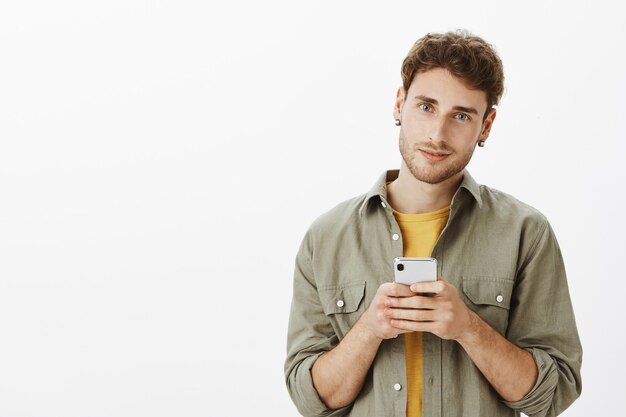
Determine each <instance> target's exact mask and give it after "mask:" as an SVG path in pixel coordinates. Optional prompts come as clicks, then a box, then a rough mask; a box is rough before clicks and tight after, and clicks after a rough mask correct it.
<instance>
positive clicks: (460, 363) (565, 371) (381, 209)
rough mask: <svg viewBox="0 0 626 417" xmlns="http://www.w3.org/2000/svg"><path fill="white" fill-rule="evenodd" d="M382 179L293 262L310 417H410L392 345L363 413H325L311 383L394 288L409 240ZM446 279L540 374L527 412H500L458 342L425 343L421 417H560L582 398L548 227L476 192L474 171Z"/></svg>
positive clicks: (459, 198) (291, 334)
mask: <svg viewBox="0 0 626 417" xmlns="http://www.w3.org/2000/svg"><path fill="white" fill-rule="evenodd" d="M397 176H398V171H397V170H394V171H388V172H386V173H384V174H383V175H382V176H381V177H380V179H379V180H378V182H377V183H376V184H375V185H374V187H373V188H372V189H371V190H370V191H369V192H368V193H367V194H364V195H361V196H359V197H356V198H353V199H350V200H348V201H345V202H343V203H341V204H339V205H337V206H336V207H335V208H333V209H332V210H330V211H329V212H327V213H325V214H323V215H322V216H320V217H319V218H318V219H316V220H315V221H314V222H313V224H312V225H311V227H310V228H309V230H308V231H307V233H306V235H305V237H304V239H303V241H302V244H301V246H300V249H299V251H298V253H297V256H296V266H295V274H294V286H293V300H292V306H291V313H290V317H289V330H288V341H287V359H286V362H285V378H286V383H287V388H288V391H289V394H290V395H291V398H292V399H293V401H294V403H295V405H296V407H297V408H298V410H299V411H300V413H301V414H302V415H304V416H358V417H367V416H372V417H386V416H397V417H400V416H402V417H404V416H405V415H406V389H405V386H406V368H405V366H406V362H405V353H404V346H403V342H402V338H395V339H389V340H384V341H383V342H382V344H381V345H380V347H379V349H378V352H377V354H376V357H375V359H374V361H373V363H372V365H371V368H370V371H369V372H368V374H367V376H366V379H365V383H364V385H363V388H362V389H361V391H360V393H359V395H358V396H357V398H356V399H355V401H354V402H353V403H352V404H351V405H349V406H347V407H344V408H341V409H337V410H331V409H328V408H327V407H326V406H325V405H324V403H323V402H322V401H321V400H320V398H319V395H318V394H317V391H316V390H315V388H314V386H313V382H312V378H311V367H312V366H313V363H314V362H315V360H316V359H317V357H318V356H319V355H320V354H321V353H322V352H325V351H328V350H331V349H332V348H333V347H334V346H336V345H337V344H338V343H339V342H340V341H341V339H343V337H344V336H345V335H346V333H348V331H350V328H351V327H352V326H353V325H354V323H355V322H356V321H357V319H358V318H359V317H360V316H361V314H363V312H364V311H365V310H366V309H367V307H368V306H369V305H370V303H371V301H372V299H373V298H374V295H375V293H376V291H377V289H378V287H379V286H380V285H381V284H383V283H385V282H389V281H393V276H394V273H393V264H392V261H393V259H394V258H395V257H399V256H402V253H403V250H402V236H401V233H400V228H399V226H398V224H397V222H396V220H395V218H394V216H393V213H392V208H391V207H390V206H389V204H388V203H387V189H386V183H387V182H389V181H393V180H394V179H395V178H397ZM433 257H434V258H436V259H437V261H438V268H439V270H438V273H439V274H440V275H443V276H444V277H445V278H446V279H447V280H448V281H449V282H450V283H451V284H453V285H454V286H455V287H456V288H457V290H458V291H459V296H460V297H461V299H462V300H463V301H464V302H465V303H466V304H467V305H468V307H469V308H470V309H472V310H473V311H475V312H476V313H477V314H478V315H480V317H482V319H483V320H484V321H485V322H487V323H488V324H489V325H491V326H492V327H493V328H494V329H495V330H497V331H498V332H499V333H501V334H502V335H503V336H505V337H506V338H507V339H508V340H510V341H511V342H512V343H514V344H515V345H517V346H519V347H521V348H523V349H526V350H527V351H529V352H530V353H531V354H532V356H533V358H534V360H535V362H536V364H537V369H538V370H539V376H538V379H537V382H536V384H535V386H534V387H533V388H532V389H531V391H530V392H529V393H528V394H527V395H526V396H525V397H524V398H523V399H521V400H520V401H516V402H507V401H504V400H502V399H501V398H500V397H499V395H498V394H497V392H496V391H495V390H494V389H493V388H492V387H491V385H490V384H489V382H488V381H487V379H486V378H485V377H484V376H483V375H482V374H481V372H480V371H479V370H478V368H476V366H475V365H474V363H473V362H472V360H471V359H470V357H469V356H468V355H467V353H466V352H465V351H464V349H463V348H462V347H461V345H459V344H458V343H457V342H456V341H453V340H443V339H440V338H439V337H437V336H435V335H433V334H431V333H424V335H423V360H424V372H423V390H424V391H423V415H424V417H455V416H459V417H460V416H464V417H471V416H475V417H491V416H519V415H520V412H523V413H525V414H527V415H528V416H531V417H532V416H555V415H557V414H559V413H561V412H562V411H563V410H565V409H566V408H567V407H568V406H569V405H570V404H572V402H574V400H575V399H576V398H577V397H578V396H579V395H580V392H581V376H580V367H581V363H582V347H581V344H580V340H579V337H578V332H577V330H576V323H575V320H574V312H573V309H572V304H571V300H570V296H569V291H568V286H567V279H566V276H565V269H564V265H563V260H562V257H561V253H560V250H559V246H558V244H557V241H556V238H555V236H554V233H553V231H552V229H551V227H550V225H549V224H548V221H547V220H546V218H545V217H544V216H543V215H542V214H541V213H539V212H538V211H537V210H535V209H534V208H532V207H530V206H528V205H526V204H524V203H521V202H520V201H518V200H516V199H515V198H513V197H511V196H509V195H507V194H505V193H502V192H500V191H497V190H494V189H491V188H489V187H486V186H483V185H480V186H479V185H478V184H476V182H475V181H474V180H473V178H472V177H471V176H470V175H469V173H468V172H467V171H466V172H465V175H464V178H463V181H462V183H461V185H460V187H459V189H458V190H457V191H456V193H455V195H454V198H453V199H452V204H451V211H450V217H449V220H448V223H447V225H446V226H445V228H444V230H443V232H442V233H441V236H440V237H439V240H438V241H437V243H436V244H435V247H434V249H433Z"/></svg>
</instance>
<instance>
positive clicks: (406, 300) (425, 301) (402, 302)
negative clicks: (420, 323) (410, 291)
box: [384, 295, 437, 309]
mask: <svg viewBox="0 0 626 417" xmlns="http://www.w3.org/2000/svg"><path fill="white" fill-rule="evenodd" d="M384 304H385V306H387V307H394V308H422V309H433V308H435V307H436V304H437V301H436V300H434V299H433V298H432V297H427V296H423V295H413V296H412V297H388V298H386V299H385V302H384Z"/></svg>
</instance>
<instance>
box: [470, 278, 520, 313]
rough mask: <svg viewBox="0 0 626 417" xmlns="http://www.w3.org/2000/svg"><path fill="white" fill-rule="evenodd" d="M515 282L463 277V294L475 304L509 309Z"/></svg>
mask: <svg viewBox="0 0 626 417" xmlns="http://www.w3.org/2000/svg"><path fill="white" fill-rule="evenodd" d="M514 283H515V282H514V281H509V280H503V279H495V278H487V277H480V278H477V277H463V292H464V293H465V295H466V296H467V298H469V299H470V301H471V302H472V303H474V304H488V305H492V306H497V307H502V308H506V309H509V308H510V306H511V294H512V292H513V284H514Z"/></svg>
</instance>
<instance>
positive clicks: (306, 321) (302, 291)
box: [285, 234, 350, 417]
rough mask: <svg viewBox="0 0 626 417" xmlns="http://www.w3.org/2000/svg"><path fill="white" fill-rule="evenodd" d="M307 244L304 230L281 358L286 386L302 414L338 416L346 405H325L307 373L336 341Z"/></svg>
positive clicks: (343, 411)
mask: <svg viewBox="0 0 626 417" xmlns="http://www.w3.org/2000/svg"><path fill="white" fill-rule="evenodd" d="M311 246H312V245H311V241H310V234H307V236H305V238H304V240H303V242H302V245H301V246H300V250H299V251H298V254H297V256H296V267H295V272H294V283H293V299H292V304H291V313H290V315H289V330H288V335H287V359H286V361H285V379H286V384H287V390H288V391H289V395H290V396H291V399H292V400H293V402H294V404H295V405H296V408H297V409H298V411H299V412H300V414H302V415H303V416H306V417H309V416H310V417H313V416H319V417H335V416H342V415H345V414H346V413H347V412H348V411H349V409H350V406H347V407H344V408H340V409H336V410H333V409H330V408H328V407H327V406H326V405H325V404H324V402H323V401H322V400H321V399H320V397H319V394H318V393H317V390H316V389H315V386H314V385H313V377H312V376H311V368H312V367H313V364H314V363H315V361H316V360H317V358H318V357H319V356H320V355H321V354H323V353H324V352H326V351H329V350H331V349H332V348H333V347H334V346H335V345H337V343H338V338H337V336H336V334H335V332H334V331H333V328H332V325H331V323H330V321H329V320H328V319H327V317H326V315H325V314H324V311H323V309H322V306H321V303H320V299H319V295H318V293H317V289H316V286H315V281H314V277H313V275H314V274H313V270H312V267H311Z"/></svg>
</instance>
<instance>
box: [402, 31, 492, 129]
mask: <svg viewBox="0 0 626 417" xmlns="http://www.w3.org/2000/svg"><path fill="white" fill-rule="evenodd" d="M432 68H444V69H446V70H448V71H450V73H451V74H453V75H454V76H456V77H458V78H460V79H461V80H463V81H464V82H465V83H466V84H467V85H468V87H469V88H472V89H477V90H481V91H484V92H485V93H486V95H487V110H486V111H485V115H484V117H487V114H488V113H489V110H491V108H492V107H493V106H494V105H497V104H498V102H499V101H500V97H502V92H503V91H504V71H503V69H502V61H501V60H500V57H499V56H498V54H497V53H496V51H495V49H494V48H493V46H491V45H490V44H488V43H487V42H485V40H484V39H482V38H480V37H478V36H474V35H472V34H471V33H469V32H467V31H462V30H458V31H455V32H446V33H428V34H427V35H426V36H424V37H422V38H421V39H418V40H417V42H415V44H414V45H413V47H412V48H411V50H410V51H409V53H408V55H407V56H406V58H404V61H403V62H402V85H403V87H404V91H405V92H406V91H409V87H410V86H411V83H412V82H413V79H414V78H415V75H417V74H419V73H421V72H425V71H428V70H430V69H432Z"/></svg>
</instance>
